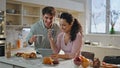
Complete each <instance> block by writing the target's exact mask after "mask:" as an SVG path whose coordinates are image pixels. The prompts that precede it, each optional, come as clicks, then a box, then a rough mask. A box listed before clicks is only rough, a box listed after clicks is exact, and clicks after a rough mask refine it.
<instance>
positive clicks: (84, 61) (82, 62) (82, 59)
mask: <svg viewBox="0 0 120 68" xmlns="http://www.w3.org/2000/svg"><path fill="white" fill-rule="evenodd" d="M73 62H74V64H75V65H78V66H80V65H82V67H83V68H87V67H88V66H89V65H90V62H89V59H87V58H85V57H84V56H79V57H76V58H75V59H74V61H73Z"/></svg>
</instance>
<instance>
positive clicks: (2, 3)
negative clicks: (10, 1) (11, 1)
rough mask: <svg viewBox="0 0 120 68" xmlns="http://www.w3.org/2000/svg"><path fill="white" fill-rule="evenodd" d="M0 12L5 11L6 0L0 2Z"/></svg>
mask: <svg viewBox="0 0 120 68" xmlns="http://www.w3.org/2000/svg"><path fill="white" fill-rule="evenodd" d="M0 10H3V11H5V10H6V0H0Z"/></svg>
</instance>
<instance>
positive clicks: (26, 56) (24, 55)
mask: <svg viewBox="0 0 120 68" xmlns="http://www.w3.org/2000/svg"><path fill="white" fill-rule="evenodd" d="M15 55H16V56H17V57H23V58H25V59H29V58H37V56H36V53H34V52H31V53H23V52H17V53H16V54H15Z"/></svg>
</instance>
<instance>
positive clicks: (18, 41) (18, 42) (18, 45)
mask: <svg viewBox="0 0 120 68" xmlns="http://www.w3.org/2000/svg"><path fill="white" fill-rule="evenodd" d="M20 45H21V44H20V39H18V40H17V48H20Z"/></svg>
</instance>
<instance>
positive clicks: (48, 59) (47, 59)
mask: <svg viewBox="0 0 120 68" xmlns="http://www.w3.org/2000/svg"><path fill="white" fill-rule="evenodd" d="M43 64H49V65H54V64H59V61H58V60H53V59H52V58H51V57H43Z"/></svg>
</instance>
